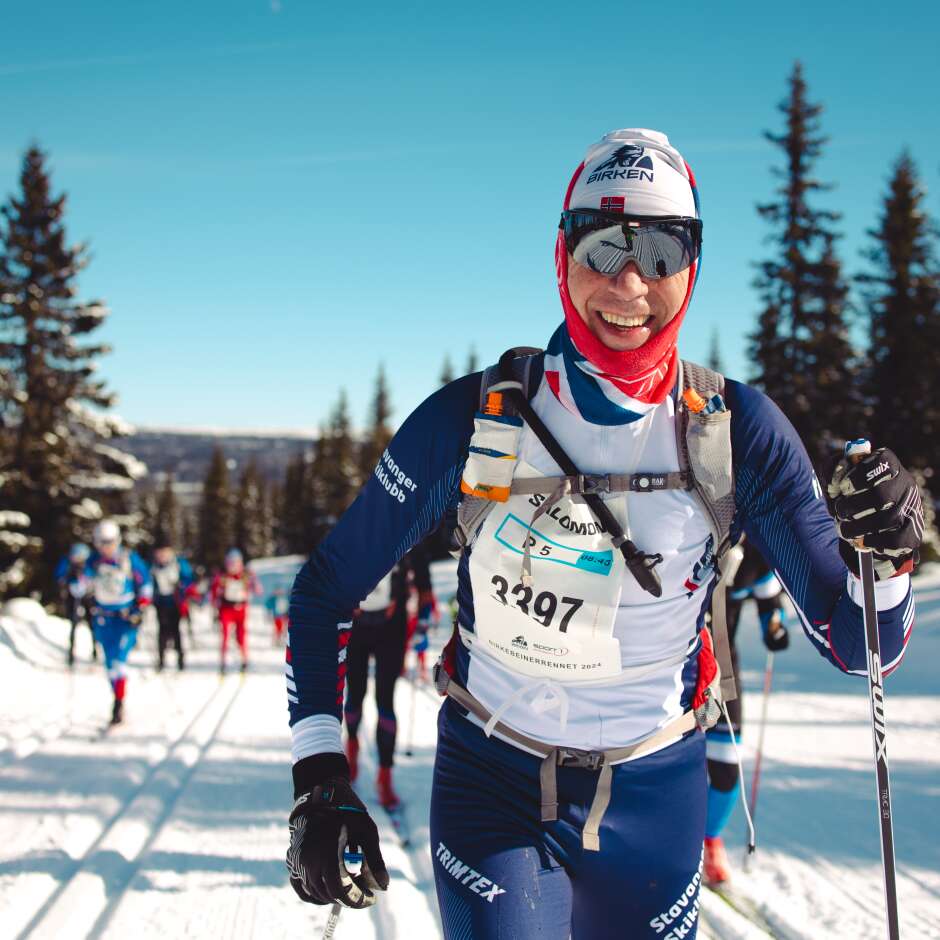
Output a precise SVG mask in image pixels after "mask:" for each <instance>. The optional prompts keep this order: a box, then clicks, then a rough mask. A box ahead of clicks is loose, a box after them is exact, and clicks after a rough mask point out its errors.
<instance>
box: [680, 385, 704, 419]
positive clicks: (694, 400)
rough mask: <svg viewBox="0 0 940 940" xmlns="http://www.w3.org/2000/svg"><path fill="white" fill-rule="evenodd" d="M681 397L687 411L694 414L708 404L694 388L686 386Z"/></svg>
mask: <svg viewBox="0 0 940 940" xmlns="http://www.w3.org/2000/svg"><path fill="white" fill-rule="evenodd" d="M682 398H683V400H684V401H685V403H686V406H687V407H688V409H689V411H692V412H694V413H696V414H697V413H698V412H700V411H702V410H703V409H704V408H705V406H706V405H707V404H708V402H707V401H705V399H704V398H702V396H701V395H699V393H698V392H697V391H695V389H694V388H687V389H686V390H685V391H684V392H683V393H682Z"/></svg>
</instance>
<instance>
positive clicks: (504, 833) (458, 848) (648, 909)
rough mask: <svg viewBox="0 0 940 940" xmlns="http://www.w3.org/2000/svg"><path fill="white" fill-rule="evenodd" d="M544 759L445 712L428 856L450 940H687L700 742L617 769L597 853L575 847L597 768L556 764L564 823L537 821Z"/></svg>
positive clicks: (694, 918)
mask: <svg viewBox="0 0 940 940" xmlns="http://www.w3.org/2000/svg"><path fill="white" fill-rule="evenodd" d="M540 763H541V762H540V760H539V758H538V757H535V756H532V755H530V754H527V753H526V752H524V751H521V750H519V749H518V748H516V747H513V746H512V745H510V744H506V743H505V742H503V741H499V740H497V739H495V738H487V737H486V736H485V735H484V734H483V731H482V730H481V729H480V728H479V727H477V726H476V725H474V724H472V723H471V722H470V721H468V720H467V719H466V718H464V717H463V716H462V714H461V711H460V709H459V707H458V706H456V705H455V704H454V703H453V702H451V701H449V700H448V701H447V702H446V703H445V704H444V706H443V707H442V708H441V712H440V716H439V719H438V746H437V758H436V761H435V765H434V787H433V791H432V796H431V852H432V856H433V864H434V877H435V883H436V887H437V897H438V903H439V905H440V909H441V920H442V922H443V926H444V936H445V938H446V940H536V938H538V940H568V938H569V937H570V938H571V940H627V938H629V940H643V938H647V937H649V938H658V940H680V938H681V940H694V938H695V936H696V933H697V928H698V904H699V902H698V890H699V882H700V880H701V860H702V841H703V838H704V832H705V805H706V792H707V786H706V778H705V736H704V735H703V734H701V733H699V732H693V733H690V734H688V735H687V736H686V737H684V738H683V739H682V740H681V741H679V742H677V743H676V744H674V745H672V746H670V747H668V748H665V749H664V750H662V751H658V752H656V753H654V754H651V755H649V756H647V757H641V758H638V759H637V760H635V761H628V762H626V763H622V764H616V765H615V766H614V767H613V781H612V795H611V801H610V805H609V807H608V809H607V812H606V813H605V814H604V819H603V822H602V824H601V827H600V851H599V852H592V851H587V850H585V849H583V848H582V845H581V829H582V827H583V825H584V822H585V819H586V818H587V815H588V812H589V811H590V808H591V803H592V801H593V799H594V793H595V787H596V783H597V778H598V772H597V771H591V770H586V769H580V768H564V767H559V768H558V769H557V781H558V820H557V821H556V822H549V823H543V822H541V820H540V796H539V795H540V789H539V767H540Z"/></svg>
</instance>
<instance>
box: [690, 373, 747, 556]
mask: <svg viewBox="0 0 940 940" xmlns="http://www.w3.org/2000/svg"><path fill="white" fill-rule="evenodd" d="M678 388H679V394H678V395H677V396H676V446H677V450H678V453H679V469H680V471H686V472H688V473H689V474H690V475H691V478H692V488H693V490H694V491H695V493H696V494H697V495H698V497H699V499H700V500H701V502H702V504H703V506H704V508H705V511H706V514H707V516H708V519H709V522H710V524H711V528H712V534H713V535H714V537H715V552H716V555H717V556H718V557H719V558H721V557H722V556H723V555H724V553H725V552H726V551H727V549H728V546H729V534H730V531H731V522H732V520H733V519H734V512H735V502H734V465H733V455H732V451H731V413H730V412H728V411H725V412H720V413H717V414H709V415H694V414H693V413H692V412H691V411H690V410H689V408H688V406H687V405H686V403H685V400H684V399H683V397H682V392H684V391H686V390H688V389H695V391H697V392H698V393H699V395H701V396H702V397H703V398H706V399H707V398H710V397H711V396H712V395H722V396H723V395H724V392H725V377H724V376H723V375H722V374H721V373H720V372H716V371H715V370H714V369H709V368H707V367H705V366H700V365H698V364H697V363H694V362H687V361H686V360H680V362H679V378H678Z"/></svg>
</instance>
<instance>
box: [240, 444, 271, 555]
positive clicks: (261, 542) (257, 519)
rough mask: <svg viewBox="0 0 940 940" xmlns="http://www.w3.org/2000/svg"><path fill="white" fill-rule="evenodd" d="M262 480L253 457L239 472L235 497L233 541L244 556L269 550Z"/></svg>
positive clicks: (262, 553) (265, 553) (266, 552)
mask: <svg viewBox="0 0 940 940" xmlns="http://www.w3.org/2000/svg"><path fill="white" fill-rule="evenodd" d="M266 502H267V501H266V498H265V485H264V479H263V478H262V476H261V473H260V472H259V470H258V465H257V463H256V462H255V461H254V460H250V461H249V462H248V463H247V464H246V465H245V469H244V470H243V471H242V475H241V480H240V481H239V485H238V493H237V495H236V498H235V544H236V545H237V546H238V547H239V548H240V549H241V550H242V552H243V553H244V554H245V556H246V558H247V559H251V558H263V557H264V556H265V555H267V554H269V553H270V540H271V539H270V532H269V523H268V520H267V516H266V513H267V505H266Z"/></svg>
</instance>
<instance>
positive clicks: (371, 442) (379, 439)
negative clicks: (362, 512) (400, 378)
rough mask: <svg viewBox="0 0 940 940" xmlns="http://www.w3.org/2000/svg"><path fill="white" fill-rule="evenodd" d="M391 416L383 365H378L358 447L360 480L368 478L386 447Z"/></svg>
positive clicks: (389, 436) (389, 433)
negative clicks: (360, 444)
mask: <svg viewBox="0 0 940 940" xmlns="http://www.w3.org/2000/svg"><path fill="white" fill-rule="evenodd" d="M391 416H392V406H391V401H390V399H389V393H388V382H387V381H386V378H385V367H384V366H379V374H378V376H377V377H376V380H375V396H374V397H373V399H372V407H371V409H370V414H369V426H368V428H367V429H366V436H365V440H364V441H363V442H362V447H361V449H360V459H359V475H360V479H362V480H368V478H369V476H370V475H371V474H372V472H373V470H375V466H376V464H377V463H378V462H379V458H380V457H381V456H382V451H384V450H385V448H386V447H388V442H389V441H390V440H391V439H392V429H391V427H390V426H389V419H390V418H391Z"/></svg>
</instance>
